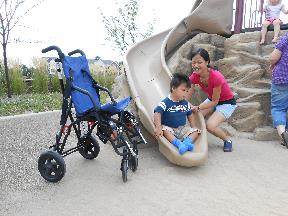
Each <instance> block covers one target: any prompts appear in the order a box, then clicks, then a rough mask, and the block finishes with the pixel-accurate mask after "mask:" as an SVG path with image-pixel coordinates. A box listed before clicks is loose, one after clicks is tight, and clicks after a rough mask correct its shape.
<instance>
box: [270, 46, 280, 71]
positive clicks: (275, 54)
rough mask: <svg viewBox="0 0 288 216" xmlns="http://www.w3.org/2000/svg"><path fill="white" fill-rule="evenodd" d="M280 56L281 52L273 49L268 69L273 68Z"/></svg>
mask: <svg viewBox="0 0 288 216" xmlns="http://www.w3.org/2000/svg"><path fill="white" fill-rule="evenodd" d="M281 56H282V52H281V51H280V50H278V49H274V51H273V52H272V53H271V55H270V69H271V70H272V69H273V68H274V67H275V64H276V63H277V62H278V61H279V60H280V58H281Z"/></svg>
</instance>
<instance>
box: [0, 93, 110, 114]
mask: <svg viewBox="0 0 288 216" xmlns="http://www.w3.org/2000/svg"><path fill="white" fill-rule="evenodd" d="M107 96H108V95H107V94H101V103H102V104H103V103H105V101H106V98H107ZM61 108H62V94H61V93H47V94H36V93H33V94H22V95H17V96H16V95H13V96H12V98H10V99H8V98H7V97H6V98H4V97H3V98H1V97H0V116H9V115H18V114H23V113H31V112H33V113H37V112H45V111H49V110H60V109H61Z"/></svg>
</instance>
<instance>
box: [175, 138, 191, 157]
mask: <svg viewBox="0 0 288 216" xmlns="http://www.w3.org/2000/svg"><path fill="white" fill-rule="evenodd" d="M171 143H172V144H173V145H174V146H175V147H176V148H178V150H179V153H180V154H181V155H183V154H184V153H185V152H186V151H188V147H187V146H186V145H185V144H184V143H182V142H181V141H180V140H179V139H174V140H173V141H172V142H171Z"/></svg>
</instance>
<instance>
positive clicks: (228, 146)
mask: <svg viewBox="0 0 288 216" xmlns="http://www.w3.org/2000/svg"><path fill="white" fill-rule="evenodd" d="M223 151H224V152H232V141H231V140H225V141H224V146H223Z"/></svg>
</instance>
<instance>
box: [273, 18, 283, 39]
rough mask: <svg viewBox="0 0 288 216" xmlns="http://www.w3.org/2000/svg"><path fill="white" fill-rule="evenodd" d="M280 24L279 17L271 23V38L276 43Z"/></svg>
mask: <svg viewBox="0 0 288 216" xmlns="http://www.w3.org/2000/svg"><path fill="white" fill-rule="evenodd" d="M280 24H281V20H280V19H276V20H274V21H273V25H274V38H273V40H272V43H276V42H277V41H278V36H279V33H280Z"/></svg>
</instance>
